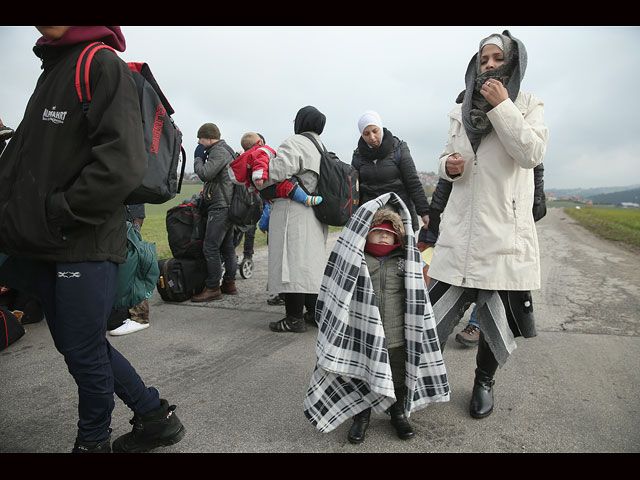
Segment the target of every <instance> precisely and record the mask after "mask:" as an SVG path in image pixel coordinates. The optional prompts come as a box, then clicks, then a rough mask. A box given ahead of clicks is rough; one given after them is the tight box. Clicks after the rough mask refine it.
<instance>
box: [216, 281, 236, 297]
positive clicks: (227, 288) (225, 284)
mask: <svg viewBox="0 0 640 480" xmlns="http://www.w3.org/2000/svg"><path fill="white" fill-rule="evenodd" d="M220 290H221V291H222V293H224V294H225V295H237V294H238V289H237V288H236V281H235V280H223V281H222V286H221V287H220Z"/></svg>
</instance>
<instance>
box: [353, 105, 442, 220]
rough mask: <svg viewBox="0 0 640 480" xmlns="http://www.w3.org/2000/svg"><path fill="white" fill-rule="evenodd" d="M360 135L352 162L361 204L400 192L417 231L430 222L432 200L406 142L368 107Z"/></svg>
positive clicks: (363, 116)
mask: <svg viewBox="0 0 640 480" xmlns="http://www.w3.org/2000/svg"><path fill="white" fill-rule="evenodd" d="M358 130H359V131H360V138H359V139H358V147H357V148H356V149H355V151H354V152H353V158H352V161H351V165H353V167H354V168H355V169H356V170H358V172H359V181H360V205H364V204H365V203H367V202H368V201H369V200H373V199H374V198H377V197H379V196H380V195H382V194H385V193H389V192H394V193H397V194H398V195H399V196H400V198H401V199H402V201H403V202H404V203H405V204H406V205H407V208H408V209H409V212H410V213H411V221H412V222H411V223H412V228H413V231H414V232H416V231H417V230H418V229H419V228H420V224H419V223H418V215H419V216H420V217H422V221H423V222H424V226H425V228H426V226H427V225H428V224H429V201H428V200H427V195H426V194H425V192H424V189H423V188H422V183H421V182H420V179H419V178H418V172H417V171H416V166H415V164H414V163H413V158H411V152H410V151H409V146H408V145H407V143H406V142H404V141H402V140H400V139H399V138H398V137H395V136H394V135H393V134H392V133H391V132H390V131H389V130H388V129H387V128H385V127H384V126H383V124H382V119H381V118H380V115H379V114H378V113H377V112H375V111H373V110H368V111H366V112H364V113H363V114H362V115H361V117H360V119H359V120H358Z"/></svg>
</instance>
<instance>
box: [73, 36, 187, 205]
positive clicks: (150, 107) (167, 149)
mask: <svg viewBox="0 0 640 480" xmlns="http://www.w3.org/2000/svg"><path fill="white" fill-rule="evenodd" d="M103 48H106V49H109V50H111V51H112V52H114V53H115V54H116V55H117V53H116V51H115V50H114V49H113V48H111V47H109V46H108V45H105V44H104V43H102V42H94V43H92V44H90V45H89V46H87V48H85V49H84V50H83V52H82V53H81V54H80V57H79V58H78V62H77V65H76V91H77V93H78V98H79V99H80V102H82V106H83V109H84V112H85V114H86V113H87V111H88V109H89V103H90V102H91V90H90V88H89V75H88V72H89V68H90V66H91V61H92V59H93V56H94V54H95V52H96V51H97V50H100V49H103ZM127 66H128V67H129V70H130V71H131V76H132V77H133V80H134V81H135V84H136V88H137V90H138V98H139V99H140V113H141V116H142V130H143V133H144V144H145V149H146V151H147V159H148V167H147V172H146V174H145V176H144V178H143V179H142V184H141V185H140V186H139V187H138V188H136V189H135V190H134V191H133V192H132V193H131V194H130V195H129V197H127V199H126V200H125V204H128V205H134V204H138V203H153V204H160V203H164V202H166V201H167V200H171V199H172V198H174V197H175V196H176V194H178V193H180V189H181V187H182V179H183V178H184V170H185V166H186V159H187V157H186V153H185V151H184V148H182V132H181V131H180V130H179V129H178V127H177V126H176V124H175V123H174V121H173V119H172V118H171V115H173V114H174V113H175V112H174V110H173V108H172V107H171V105H170V104H169V102H168V100H167V98H166V97H165V96H164V94H163V93H162V90H161V89H160V86H159V85H158V82H156V79H155V78H154V77H153V74H152V73H151V69H150V68H149V65H147V64H146V63H134V62H130V63H127ZM181 155H182V169H181V171H180V175H179V177H178V163H179V162H180V156H181Z"/></svg>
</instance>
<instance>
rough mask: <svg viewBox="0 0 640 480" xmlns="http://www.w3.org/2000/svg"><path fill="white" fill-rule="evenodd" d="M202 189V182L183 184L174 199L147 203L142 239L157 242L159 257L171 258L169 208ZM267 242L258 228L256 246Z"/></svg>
mask: <svg viewBox="0 0 640 480" xmlns="http://www.w3.org/2000/svg"><path fill="white" fill-rule="evenodd" d="M201 190H202V184H197V185H192V184H189V185H183V186H182V191H181V193H179V194H178V195H176V197H175V198H174V199H173V200H169V201H168V202H166V203H163V204H162V205H149V204H148V205H145V213H146V215H147V217H146V218H145V220H144V223H143V224H142V239H143V240H144V241H145V242H151V243H155V244H156V251H157V252H158V259H163V258H171V257H172V256H173V255H172V254H171V249H170V248H169V240H168V239H167V225H166V218H167V210H169V209H170V208H171V207H174V206H176V205H179V204H181V203H182V202H183V201H184V200H188V199H190V198H191V197H192V196H193V195H195V194H197V193H199V192H200V191H201ZM266 244H267V235H266V234H265V233H262V232H261V231H260V230H256V239H255V243H254V248H258V247H261V246H264V245H266ZM238 251H239V253H242V244H240V245H239V246H238Z"/></svg>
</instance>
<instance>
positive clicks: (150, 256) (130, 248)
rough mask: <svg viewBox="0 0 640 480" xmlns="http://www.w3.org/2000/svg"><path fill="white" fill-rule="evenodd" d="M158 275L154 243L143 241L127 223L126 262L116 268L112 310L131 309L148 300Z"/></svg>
mask: <svg viewBox="0 0 640 480" xmlns="http://www.w3.org/2000/svg"><path fill="white" fill-rule="evenodd" d="M159 275H160V269H159V267H158V255H157V253H156V245H155V243H149V242H145V241H143V240H142V235H141V234H140V232H139V231H138V229H137V228H136V227H135V226H134V225H133V224H132V223H131V222H127V260H126V263H123V264H121V265H120V266H119V267H118V284H117V287H116V295H115V301H114V302H113V309H114V310H118V309H121V308H133V307H135V306H136V305H139V304H140V303H142V301H143V300H146V299H147V298H149V297H150V296H151V295H152V294H153V290H154V289H155V286H156V282H157V281H158V277H159Z"/></svg>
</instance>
